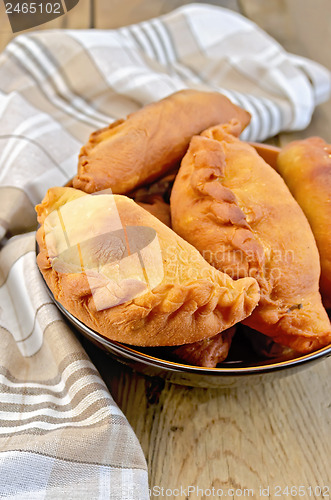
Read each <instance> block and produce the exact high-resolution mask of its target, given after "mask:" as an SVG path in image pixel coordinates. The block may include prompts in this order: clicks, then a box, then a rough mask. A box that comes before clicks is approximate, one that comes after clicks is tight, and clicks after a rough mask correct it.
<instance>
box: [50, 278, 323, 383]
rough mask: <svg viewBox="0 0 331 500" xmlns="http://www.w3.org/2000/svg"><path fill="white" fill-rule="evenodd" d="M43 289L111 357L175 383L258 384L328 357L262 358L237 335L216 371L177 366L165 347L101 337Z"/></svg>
mask: <svg viewBox="0 0 331 500" xmlns="http://www.w3.org/2000/svg"><path fill="white" fill-rule="evenodd" d="M45 285H46V284H45ZM46 287H47V290H48V293H49V294H50V296H51V298H52V300H53V301H54V303H55V305H56V306H57V307H58V309H59V310H60V311H61V313H62V314H63V315H64V316H65V317H66V318H67V320H68V321H69V322H70V324H71V325H72V326H73V327H74V328H75V329H76V330H77V331H78V332H79V333H81V334H82V335H84V336H85V337H86V338H87V339H89V340H90V341H91V342H93V343H94V344H96V345H97V346H98V347H100V348H101V349H103V350H105V351H106V352H108V353H109V354H110V355H111V357H113V358H114V359H116V360H117V361H119V362H120V363H123V364H125V365H127V366H129V367H131V368H132V369H133V370H135V371H137V372H139V373H142V374H144V375H148V376H153V377H155V376H156V377H160V378H162V379H164V380H167V381H169V382H172V383H175V384H180V385H186V386H192V387H211V388H230V387H236V386H238V385H242V384H243V383H250V384H251V383H253V384H254V383H258V382H260V381H263V382H265V381H271V380H274V379H275V378H276V377H280V376H286V375H290V374H293V373H296V372H298V371H299V370H302V369H304V368H308V367H310V366H312V364H313V363H314V362H317V361H319V360H321V359H323V358H327V357H329V356H331V345H330V346H327V347H324V348H323V349H319V350H318V351H315V352H313V353H311V354H306V355H303V356H299V357H296V358H291V359H286V358H284V357H279V358H273V359H270V358H269V359H266V358H264V359H263V358H261V357H259V356H257V355H256V354H255V353H254V351H253V350H252V349H251V348H250V346H249V344H248V343H247V342H246V343H245V340H244V339H243V337H241V336H240V333H239V336H238V337H237V338H239V342H242V341H243V344H244V346H241V347H243V348H241V349H240V348H238V347H239V345H238V344H239V342H238V341H236V342H233V346H232V347H231V350H230V353H229V356H228V358H227V359H226V361H224V362H223V363H221V364H220V365H218V367H217V368H205V367H199V366H191V365H187V364H183V363H178V362H176V361H173V360H171V349H169V348H167V347H149V348H140V347H135V346H129V345H126V344H122V343H120V342H116V341H113V340H109V339H108V338H106V337H104V336H102V335H101V334H100V333H98V332H96V331H94V330H92V329H91V328H89V327H87V326H86V325H85V324H84V323H82V322H81V321H80V320H79V319H77V318H76V317H75V316H73V315H72V314H71V313H70V312H68V311H67V310H66V309H65V307H63V306H62V304H60V303H59V302H57V301H56V300H55V299H54V296H53V294H52V292H51V290H50V289H49V288H48V286H47V285H46ZM235 338H236V336H235Z"/></svg>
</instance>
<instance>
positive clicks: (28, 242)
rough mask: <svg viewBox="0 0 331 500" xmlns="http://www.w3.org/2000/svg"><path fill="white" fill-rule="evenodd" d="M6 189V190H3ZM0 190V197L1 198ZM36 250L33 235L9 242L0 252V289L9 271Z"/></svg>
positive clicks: (19, 237) (22, 236) (26, 235)
mask: <svg viewBox="0 0 331 500" xmlns="http://www.w3.org/2000/svg"><path fill="white" fill-rule="evenodd" d="M3 189H8V188H3ZM2 194H3V193H1V188H0V196H2ZM0 205H1V202H0ZM35 248H36V240H35V233H33V234H31V233H29V234H24V235H21V236H18V237H17V238H15V240H11V241H9V242H8V243H7V244H6V245H5V246H4V248H3V249H2V250H1V252H0V287H1V286H3V285H4V283H5V282H6V280H7V278H8V274H9V271H10V269H11V267H12V266H13V265H14V264H15V262H16V261H17V260H18V259H19V258H20V257H22V256H23V255H25V254H27V253H29V252H34V251H35Z"/></svg>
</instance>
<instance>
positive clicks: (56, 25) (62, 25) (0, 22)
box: [0, 0, 92, 52]
mask: <svg viewBox="0 0 331 500" xmlns="http://www.w3.org/2000/svg"><path fill="white" fill-rule="evenodd" d="M91 1H92V0H80V1H79V3H78V5H76V6H75V7H74V8H73V9H72V10H70V11H69V12H67V13H66V14H65V15H64V16H61V17H58V18H57V19H54V20H53V21H49V22H48V23H45V24H42V25H40V26H36V27H35V28H31V29H28V30H24V31H21V32H19V33H12V30H11V26H10V23H9V20H8V17H7V15H6V12H5V7H4V3H3V2H0V52H1V51H2V50H3V49H4V48H5V46H6V45H7V43H9V41H10V40H12V39H13V38H14V37H15V36H17V35H20V34H21V33H29V32H32V31H39V30H50V29H66V28H77V29H81V28H86V29H87V28H89V27H90V11H91V7H90V3H91Z"/></svg>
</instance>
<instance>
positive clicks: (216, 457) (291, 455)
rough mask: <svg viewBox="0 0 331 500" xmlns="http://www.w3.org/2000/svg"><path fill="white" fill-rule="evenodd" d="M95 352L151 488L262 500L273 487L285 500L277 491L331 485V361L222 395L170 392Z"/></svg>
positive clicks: (175, 387)
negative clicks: (234, 492)
mask: <svg viewBox="0 0 331 500" xmlns="http://www.w3.org/2000/svg"><path fill="white" fill-rule="evenodd" d="M85 342H86V341H85ZM85 347H86V344H85ZM87 350H88V352H89V354H90V356H91V357H92V360H93V362H94V363H95V364H96V366H97V367H98V369H99V370H100V372H101V375H102V376H103V378H104V379H105V381H106V383H107V385H108V387H109V389H110V392H111V394H112V395H113V397H114V399H115V401H116V402H117V403H118V405H119V406H120V408H121V409H122V410H123V412H124V413H125V415H126V417H127V418H128V420H129V422H130V424H131V425H132V427H133V430H134V431H135V433H136V435H137V437H138V439H139V441H140V443H141V445H142V447H143V450H144V453H145V456H146V459H147V462H148V467H149V478H150V487H151V488H153V486H160V487H164V488H165V489H166V488H171V489H174V488H180V487H181V486H182V487H183V488H187V487H188V486H189V485H197V486H199V487H200V488H202V489H208V488H209V489H210V488H212V487H214V488H215V489H217V488H222V489H223V490H224V491H226V490H227V489H228V488H235V489H238V490H239V493H238V494H237V495H236V496H234V498H239V496H240V491H241V490H242V491H244V489H249V490H253V491H254V496H253V495H250V496H251V498H260V495H259V494H258V493H259V489H260V487H261V486H262V487H264V488H266V487H268V486H269V487H270V495H269V496H268V498H271V499H274V498H275V499H277V498H279V496H277V495H276V493H277V490H276V486H281V487H282V488H285V487H286V486H292V485H293V486H300V485H302V486H305V487H308V486H312V487H314V486H316V485H320V486H323V485H327V484H328V481H329V469H330V456H331V440H330V408H331V379H330V377H329V376H328V374H329V372H330V369H331V360H325V361H321V362H319V363H317V364H315V366H313V367H310V368H307V369H305V370H304V371H302V372H300V373H298V374H295V375H290V376H288V377H286V378H282V377H280V378H279V379H277V378H276V379H275V380H274V381H272V382H266V383H261V382H259V383H256V384H251V385H244V384H243V385H242V386H240V387H237V388H234V389H231V390H229V389H227V390H222V389H203V388H190V387H181V386H178V385H172V384H169V383H166V384H165V385H164V384H163V383H162V381H161V382H160V381H159V380H158V379H149V378H145V377H143V376H141V375H138V374H134V373H132V372H131V370H129V369H127V368H124V367H123V366H121V365H119V364H118V363H116V362H114V361H112V358H110V357H108V356H107V355H106V354H104V353H101V352H100V351H99V350H98V349H97V348H95V347H94V346H92V345H91V344H89V346H88V347H87ZM242 496H243V495H242ZM246 496H248V493H247V495H246ZM280 497H281V498H285V497H283V496H280ZM152 498H156V495H154V496H152ZM183 498H184V496H183ZM191 498H207V496H203V495H202V494H200V495H194V494H192V495H191V496H190V499H191ZM286 498H297V495H295V494H294V495H291V494H290V495H289V496H286ZM305 498H318V495H317V496H315V495H314V494H313V495H312V496H309V495H308V494H307V495H306V497H305Z"/></svg>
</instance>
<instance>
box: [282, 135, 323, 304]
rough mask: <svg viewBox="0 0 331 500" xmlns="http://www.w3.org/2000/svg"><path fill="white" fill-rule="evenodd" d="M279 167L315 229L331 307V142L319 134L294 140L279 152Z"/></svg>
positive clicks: (321, 282) (321, 284)
mask: <svg viewBox="0 0 331 500" xmlns="http://www.w3.org/2000/svg"><path fill="white" fill-rule="evenodd" d="M276 168H277V170H278V172H279V173H280V174H281V176H282V177H283V179H284V180H285V182H286V184H287V186H288V187H289V189H290V191H291V193H292V194H293V196H294V198H295V199H296V200H297V202H298V203H299V205H300V206H301V208H302V210H303V211H304V213H305V214H306V217H307V219H308V221H309V223H310V226H311V228H312V230H313V233H314V236H315V239H316V243H317V247H318V250H319V254H320V258H321V279H320V289H321V294H322V298H323V302H324V305H325V307H327V308H331V145H330V144H327V143H326V142H325V141H324V140H323V139H321V138H320V137H310V138H309V139H304V140H301V141H294V142H291V143H289V144H288V145H287V146H286V147H285V148H284V149H283V150H282V151H281V152H280V154H279V156H278V161H277V167H276Z"/></svg>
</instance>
